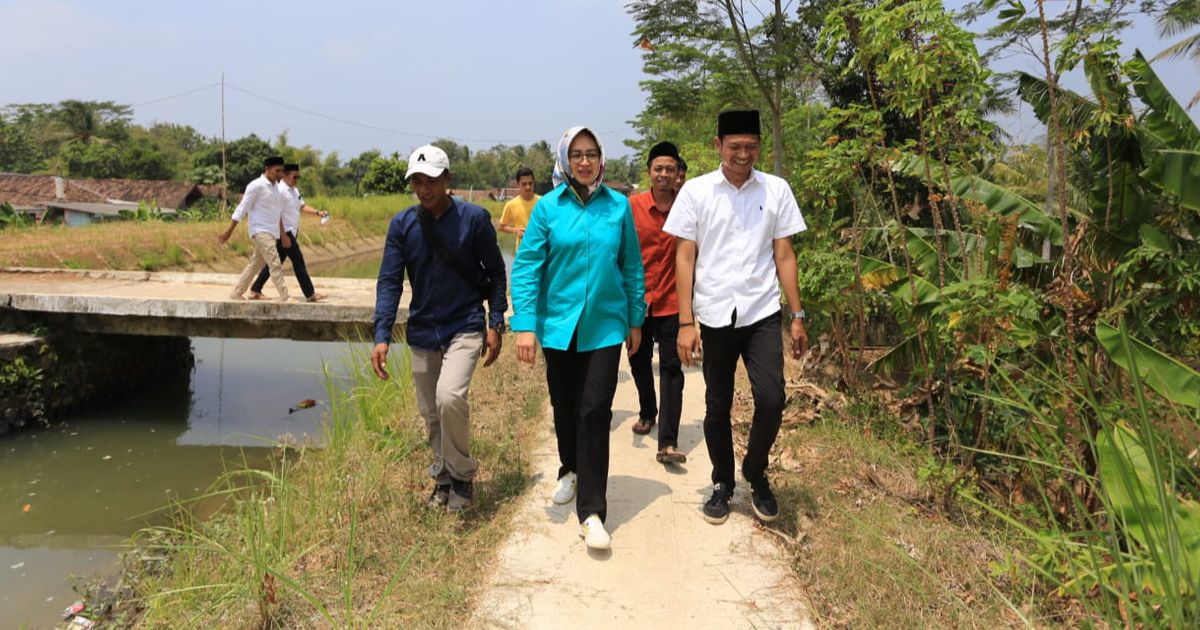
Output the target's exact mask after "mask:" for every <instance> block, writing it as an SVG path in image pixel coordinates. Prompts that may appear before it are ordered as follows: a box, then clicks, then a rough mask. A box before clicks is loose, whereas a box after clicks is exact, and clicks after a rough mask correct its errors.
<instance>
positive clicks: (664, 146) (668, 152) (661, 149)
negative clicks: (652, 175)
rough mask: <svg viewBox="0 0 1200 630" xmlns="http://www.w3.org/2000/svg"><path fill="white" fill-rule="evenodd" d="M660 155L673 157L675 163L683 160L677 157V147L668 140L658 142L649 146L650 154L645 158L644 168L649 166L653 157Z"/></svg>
mask: <svg viewBox="0 0 1200 630" xmlns="http://www.w3.org/2000/svg"><path fill="white" fill-rule="evenodd" d="M660 157H669V158H674V159H675V163H676V164H678V163H680V162H682V161H683V159H682V158H680V157H679V147H677V146H675V145H673V144H671V143H670V142H659V143H658V144H656V145H654V146H652V147H650V155H649V157H647V158H646V168H649V167H650V163H651V162H653V161H654V158H660Z"/></svg>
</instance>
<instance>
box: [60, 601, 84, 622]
mask: <svg viewBox="0 0 1200 630" xmlns="http://www.w3.org/2000/svg"><path fill="white" fill-rule="evenodd" d="M85 610H87V604H85V603H83V600H82V599H81V600H78V601H76V602H75V603H74V604H71V605H70V606H67V607H66V608H65V609H63V621H66V620H68V619H70V618H71V617H74V616H75V615H78V614H79V613H81V612H83V611H85Z"/></svg>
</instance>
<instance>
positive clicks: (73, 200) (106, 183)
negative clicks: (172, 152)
mask: <svg viewBox="0 0 1200 630" xmlns="http://www.w3.org/2000/svg"><path fill="white" fill-rule="evenodd" d="M222 195H223V193H222V191H221V188H220V187H219V186H202V185H199V184H193V183H190V182H173V181H155V180H139V179H71V178H66V177H58V176H55V175H25V174H20V173H0V203H8V204H10V205H11V206H12V207H13V208H15V209H17V210H19V211H22V212H26V213H28V214H32V215H34V216H35V217H37V219H38V221H39V222H43V223H44V222H57V221H60V220H61V221H62V222H64V223H67V224H69V225H83V224H87V223H93V222H96V221H104V220H109V219H115V218H118V217H120V216H121V213H122V211H129V210H136V209H137V207H138V204H139V203H153V204H155V205H157V206H158V208H159V210H161V211H162V212H163V213H164V214H173V213H174V212H175V211H176V210H182V209H184V208H187V207H188V206H189V205H191V204H193V203H195V202H196V201H198V200H199V199H201V198H204V197H216V198H220V197H221V196H222Z"/></svg>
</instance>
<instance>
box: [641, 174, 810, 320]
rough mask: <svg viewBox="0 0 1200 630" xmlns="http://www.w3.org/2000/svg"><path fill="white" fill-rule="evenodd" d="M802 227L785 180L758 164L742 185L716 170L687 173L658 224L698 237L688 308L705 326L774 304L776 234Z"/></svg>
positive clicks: (769, 310)
mask: <svg viewBox="0 0 1200 630" xmlns="http://www.w3.org/2000/svg"><path fill="white" fill-rule="evenodd" d="M805 229H806V226H805V225H804V217H802V216H801V215H800V207H799V206H797V205H796V197H795V195H793V194H792V189H791V187H789V186H788V183H787V181H785V180H784V179H783V178H781V177H776V176H774V175H768V174H767V173H763V172H761V171H758V170H753V171H751V172H750V178H749V179H747V180H746V183H745V184H743V185H742V187H741V188H735V187H734V185H733V184H730V183H729V180H727V179H725V173H724V172H723V171H722V170H721V169H720V168H719V167H718V168H717V170H716V171H713V172H711V173H707V174H705V175H701V176H700V177H697V178H695V179H689V180H688V181H687V182H685V183H684V185H683V188H682V189H680V191H679V195H678V196H677V197H676V198H675V205H673V206H671V214H670V215H668V217H667V222H666V224H665V225H664V226H663V231H664V232H667V233H668V234H673V235H675V236H677V237H679V238H682V239H687V240H690V241H695V242H696V249H697V253H696V273H695V276H694V281H693V286H694V296H693V298H692V301H693V311H694V313H695V316H696V318H697V319H699V320H700V321H701V322H703V323H704V325H706V326H711V327H718V328H719V327H723V326H728V325H729V323H730V321H731V320H732V319H733V314H734V312H736V313H737V321H736V322H734V325H735V326H736V327H738V328H741V327H744V326H749V325H751V324H754V323H755V322H758V321H761V320H762V319H763V318H765V317H767V316H769V315H772V314H774V313H775V312H777V311H778V310H779V296H780V291H779V278H778V276H777V275H776V270H775V250H774V246H773V244H772V242H773V240H774V239H777V238H787V237H789V236H791V235H793V234H796V233H797V232H803V231H804V230H805Z"/></svg>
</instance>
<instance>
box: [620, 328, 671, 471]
mask: <svg viewBox="0 0 1200 630" xmlns="http://www.w3.org/2000/svg"><path fill="white" fill-rule="evenodd" d="M678 336H679V315H660V316H657V317H656V316H647V317H646V321H645V323H643V324H642V345H641V347H640V348H638V350H637V352H635V353H634V354H633V356H631V357H629V371H630V372H632V373H633V382H634V384H636V385H637V391H638V406H639V407H640V411H639V412H638V416H639V417H640V418H642V419H644V420H655V419H656V418H657V420H658V448H659V449H660V450H661V449H663V448H666V447H668V446H674V447H678V446H679V416H680V414H681V413H682V412H683V366H682V365H681V364H680V363H679V351H678V350H677V349H676V346H675V340H676V338H677V337H678ZM655 343H657V344H658V380H659V394H660V396H661V398H662V409H661V410H660V409H659V408H658V403H657V402H656V400H655V398H654V374H653V370H652V367H651V359H652V358H653V354H654V344H655Z"/></svg>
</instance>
